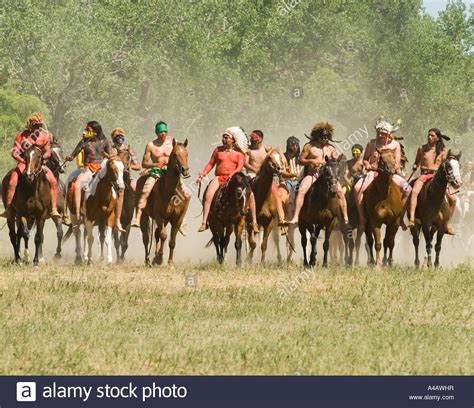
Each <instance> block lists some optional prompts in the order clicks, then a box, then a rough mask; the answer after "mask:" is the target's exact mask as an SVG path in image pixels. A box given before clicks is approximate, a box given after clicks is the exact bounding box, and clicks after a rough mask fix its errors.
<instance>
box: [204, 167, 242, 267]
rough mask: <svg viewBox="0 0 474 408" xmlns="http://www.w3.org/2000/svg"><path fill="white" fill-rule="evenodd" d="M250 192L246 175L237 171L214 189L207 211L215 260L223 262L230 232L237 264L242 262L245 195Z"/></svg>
mask: <svg viewBox="0 0 474 408" xmlns="http://www.w3.org/2000/svg"><path fill="white" fill-rule="evenodd" d="M249 192H250V183H249V179H248V177H247V176H246V175H245V174H243V173H241V172H239V173H235V174H234V175H232V177H231V178H230V179H229V180H228V181H227V182H225V183H224V184H222V185H221V186H220V187H219V189H218V190H217V191H216V194H215V195H214V198H213V200H212V203H211V209H210V212H209V227H210V229H211V232H212V240H211V241H210V242H209V244H208V245H210V244H211V242H213V243H214V246H215V247H216V253H217V261H218V262H219V263H222V262H224V259H225V254H226V252H227V247H228V245H229V241H230V236H231V235H232V232H234V234H235V250H236V253H237V260H236V262H237V266H240V265H241V264H242V232H243V231H244V228H245V219H246V205H247V197H248V194H249Z"/></svg>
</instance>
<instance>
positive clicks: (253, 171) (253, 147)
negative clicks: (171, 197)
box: [244, 130, 287, 227]
mask: <svg viewBox="0 0 474 408" xmlns="http://www.w3.org/2000/svg"><path fill="white" fill-rule="evenodd" d="M269 151H270V147H269V146H265V145H264V144H263V132H262V131H261V130H254V131H252V132H251V133H250V147H249V150H248V151H247V153H246V154H245V164H244V167H245V169H246V170H247V175H248V176H249V177H250V178H251V179H253V178H255V177H256V176H257V175H258V173H260V168H261V167H262V164H263V162H264V161H265V158H266V157H267V153H268V152H269ZM272 194H273V197H275V201H276V207H277V212H278V226H280V227H282V226H285V225H286V224H287V222H286V221H285V210H284V209H283V203H282V200H281V195H280V193H279V191H278V188H277V186H276V185H275V183H272Z"/></svg>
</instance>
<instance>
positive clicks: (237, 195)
mask: <svg viewBox="0 0 474 408" xmlns="http://www.w3.org/2000/svg"><path fill="white" fill-rule="evenodd" d="M228 191H229V193H230V194H231V195H234V196H232V197H231V199H232V200H233V199H235V200H236V202H238V203H239V204H240V207H241V208H244V207H245V204H246V199H247V192H248V191H250V183H249V178H248V177H247V176H246V175H245V174H244V173H242V172H239V173H235V174H234V175H233V176H232V178H231V179H230V180H229V186H228Z"/></svg>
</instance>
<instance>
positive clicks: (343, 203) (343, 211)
mask: <svg viewBox="0 0 474 408" xmlns="http://www.w3.org/2000/svg"><path fill="white" fill-rule="evenodd" d="M337 197H338V198H339V209H340V210H341V214H342V218H343V220H344V224H348V223H349V217H348V215H347V201H346V195H345V194H344V190H343V189H342V187H341V184H340V183H339V182H338V183H337Z"/></svg>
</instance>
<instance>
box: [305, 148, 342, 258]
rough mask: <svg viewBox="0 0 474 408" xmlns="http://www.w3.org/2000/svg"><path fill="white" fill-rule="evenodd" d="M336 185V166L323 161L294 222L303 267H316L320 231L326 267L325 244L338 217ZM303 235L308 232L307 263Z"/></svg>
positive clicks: (334, 163)
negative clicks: (322, 234) (299, 240)
mask: <svg viewBox="0 0 474 408" xmlns="http://www.w3.org/2000/svg"><path fill="white" fill-rule="evenodd" d="M338 181H339V162H338V161H337V160H335V159H329V158H328V157H326V164H325V165H324V166H322V167H321V169H320V171H319V176H318V179H317V180H316V181H315V182H314V184H313V185H312V187H311V189H310V191H308V193H307V194H306V196H305V198H304V203H303V208H302V211H301V213H300V216H299V219H298V228H299V230H300V234H301V246H302V247H303V256H304V265H305V266H314V265H316V242H317V239H318V237H319V233H320V232H321V230H322V229H323V228H324V230H325V234H324V243H323V250H324V258H323V267H327V266H328V253H329V240H330V238H331V233H332V231H333V229H334V226H335V224H336V221H337V219H338V217H339V198H338V196H337V189H338ZM306 232H309V234H310V241H311V253H310V257H309V262H308V258H307V256H306V244H307V243H308V238H307V236H306Z"/></svg>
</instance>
